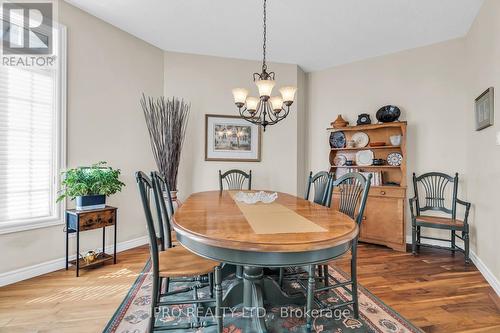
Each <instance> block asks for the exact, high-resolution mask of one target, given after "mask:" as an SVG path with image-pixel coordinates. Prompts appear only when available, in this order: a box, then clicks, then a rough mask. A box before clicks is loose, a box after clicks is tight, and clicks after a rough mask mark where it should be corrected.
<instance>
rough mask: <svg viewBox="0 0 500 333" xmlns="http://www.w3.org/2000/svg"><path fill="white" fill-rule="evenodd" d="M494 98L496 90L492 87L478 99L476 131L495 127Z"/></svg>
mask: <svg viewBox="0 0 500 333" xmlns="http://www.w3.org/2000/svg"><path fill="white" fill-rule="evenodd" d="M493 96H494V90H493V87H490V88H488V89H487V90H486V91H485V92H483V93H482V94H481V95H479V97H478V98H476V107H475V113H476V131H480V130H482V129H483V128H486V127H488V126H491V125H493V120H494V119H493V111H494V109H493V107H494V104H493Z"/></svg>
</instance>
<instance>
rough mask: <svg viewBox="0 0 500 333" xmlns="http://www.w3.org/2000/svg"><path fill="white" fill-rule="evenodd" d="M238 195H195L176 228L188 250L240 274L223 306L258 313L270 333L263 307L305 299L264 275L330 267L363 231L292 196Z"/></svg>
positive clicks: (176, 220)
mask: <svg viewBox="0 0 500 333" xmlns="http://www.w3.org/2000/svg"><path fill="white" fill-rule="evenodd" d="M237 192H238V191H206V192H198V193H193V194H192V195H190V196H189V197H188V198H187V199H186V201H185V202H184V203H183V204H182V205H181V206H180V207H179V208H178V209H177V211H176V212H175V214H174V215H173V218H172V226H173V229H174V230H175V232H176V237H177V241H178V242H179V243H180V244H181V245H182V246H184V247H185V248H187V249H188V250H190V251H192V252H193V253H195V254H197V255H199V256H202V257H204V258H208V259H212V260H216V261H218V262H221V263H223V264H224V265H227V266H232V267H241V268H242V269H241V272H242V273H241V274H239V276H238V277H237V278H235V279H234V281H233V283H232V285H231V286H229V288H227V289H226V290H225V291H224V295H223V306H224V307H227V306H229V307H236V306H241V307H242V308H243V309H250V310H252V309H256V311H255V312H250V313H253V315H252V316H251V318H252V320H254V321H255V326H256V329H257V331H258V332H266V331H267V329H266V323H265V318H264V316H262V315H259V311H260V309H264V306H266V305H271V304H272V306H285V305H293V304H296V305H304V304H305V303H306V297H305V295H304V294H303V293H297V294H293V295H291V294H288V293H286V292H285V291H284V290H282V288H281V286H280V284H279V283H278V281H277V280H276V279H275V278H273V277H271V276H269V275H267V274H265V273H266V270H268V269H276V268H285V267H301V266H307V267H311V265H315V264H323V263H327V262H329V261H331V260H332V259H335V258H337V257H339V256H341V255H342V254H344V253H346V252H347V251H349V249H350V248H351V245H352V243H353V241H354V240H355V239H356V237H357V235H358V233H359V229H358V226H357V224H356V223H355V221H354V220H353V219H352V218H350V217H349V216H347V215H345V214H343V213H341V212H339V211H337V210H334V209H330V208H328V207H324V206H321V205H318V204H316V203H313V202H310V201H308V200H305V199H303V198H299V197H296V196H294V195H290V194H287V193H281V192H276V193H277V198H276V199H275V201H273V202H271V203H263V202H258V203H253V204H252V203H245V202H242V201H238V200H237V199H236V194H237ZM247 192H248V191H247ZM250 192H255V191H250ZM267 192H268V193H269V192H273V191H267Z"/></svg>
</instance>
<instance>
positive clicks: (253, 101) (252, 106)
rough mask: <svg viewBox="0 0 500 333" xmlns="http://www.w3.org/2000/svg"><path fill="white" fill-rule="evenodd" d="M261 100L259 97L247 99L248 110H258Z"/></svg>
mask: <svg viewBox="0 0 500 333" xmlns="http://www.w3.org/2000/svg"><path fill="white" fill-rule="evenodd" d="M259 101H260V99H258V98H257V97H247V100H246V102H247V110H249V111H255V110H257V104H259Z"/></svg>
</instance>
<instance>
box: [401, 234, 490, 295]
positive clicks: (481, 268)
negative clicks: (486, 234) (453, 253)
mask: <svg viewBox="0 0 500 333" xmlns="http://www.w3.org/2000/svg"><path fill="white" fill-rule="evenodd" d="M423 241H424V242H425V243H426V244H431V245H440V246H443V245H445V246H450V245H449V244H446V243H445V242H440V241H436V240H432V239H425V240H423ZM458 241H460V240H459V239H457V245H459V246H461V245H462V244H461V243H459V242H458ZM406 243H408V244H411V243H412V241H411V235H407V236H406ZM469 256H470V260H471V261H472V262H473V263H474V265H476V267H477V269H478V270H479V272H481V274H482V275H483V277H484V279H485V280H486V281H487V282H488V283H489V284H490V286H491V288H493V290H495V292H496V293H497V295H498V296H500V281H499V280H498V279H497V278H496V276H495V275H493V273H492V272H491V271H490V270H489V268H488V267H487V266H486V265H485V264H484V262H483V261H482V260H481V259H480V258H479V257H478V256H477V254H476V253H475V252H474V251H472V250H471V251H470V254H469Z"/></svg>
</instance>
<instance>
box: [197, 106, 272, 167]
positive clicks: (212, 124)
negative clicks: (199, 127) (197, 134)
mask: <svg viewBox="0 0 500 333" xmlns="http://www.w3.org/2000/svg"><path fill="white" fill-rule="evenodd" d="M261 140H262V131H261V128H260V126H258V125H254V124H252V123H249V122H248V121H246V120H244V119H242V118H241V117H239V116H226V115H215V114H207V115H205V161H239V162H260V146H261V144H260V142H261Z"/></svg>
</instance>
